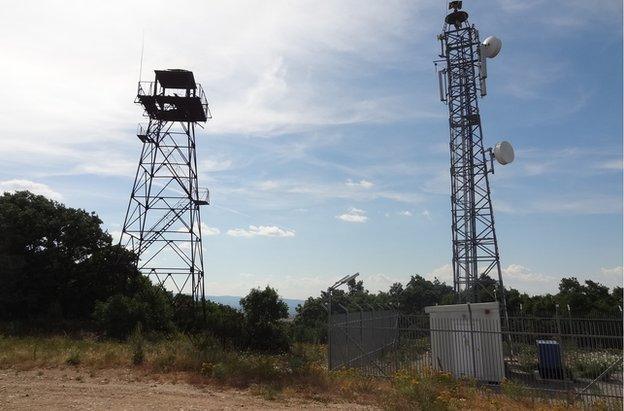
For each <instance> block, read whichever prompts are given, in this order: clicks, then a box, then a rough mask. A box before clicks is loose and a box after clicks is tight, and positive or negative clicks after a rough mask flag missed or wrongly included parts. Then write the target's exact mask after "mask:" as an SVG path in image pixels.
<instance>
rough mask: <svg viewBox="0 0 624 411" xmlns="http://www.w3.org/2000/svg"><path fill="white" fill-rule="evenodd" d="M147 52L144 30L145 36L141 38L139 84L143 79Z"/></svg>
mask: <svg viewBox="0 0 624 411" xmlns="http://www.w3.org/2000/svg"><path fill="white" fill-rule="evenodd" d="M144 51H145V29H143V34H142V36H141V60H140V62H139V83H140V82H141V78H142V77H143V52H144Z"/></svg>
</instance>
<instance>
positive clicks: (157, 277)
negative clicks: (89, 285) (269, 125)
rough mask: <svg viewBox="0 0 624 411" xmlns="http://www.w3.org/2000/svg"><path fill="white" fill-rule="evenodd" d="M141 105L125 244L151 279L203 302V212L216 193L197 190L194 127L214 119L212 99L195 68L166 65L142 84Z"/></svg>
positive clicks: (140, 91) (122, 239) (124, 236)
mask: <svg viewBox="0 0 624 411" xmlns="http://www.w3.org/2000/svg"><path fill="white" fill-rule="evenodd" d="M135 102H136V103H139V104H141V105H142V106H143V108H144V109H145V115H146V116H147V117H148V118H149V123H148V124H147V126H143V125H139V128H138V132H137V136H138V137H139V139H140V140H141V142H142V144H143V147H142V150H141V156H140V157H139V165H138V168H137V172H136V176H135V179H134V185H133V187H132V192H131V193H130V201H129V204H128V208H127V211H126V217H125V221H124V225H123V232H122V237H121V243H122V244H123V245H125V246H126V247H127V248H129V249H130V250H132V251H134V252H135V254H136V256H137V258H138V261H137V267H138V268H139V270H140V271H141V272H142V273H143V274H145V275H147V276H148V277H149V278H150V279H151V280H152V281H155V282H156V283H157V284H159V285H161V286H162V287H164V288H166V289H168V290H170V291H173V292H174V294H181V293H185V294H191V295H192V296H193V300H194V301H198V300H201V301H204V263H203V250H202V235H201V231H202V225H201V213H200V209H201V206H203V205H206V204H209V196H208V190H207V189H200V188H199V187H198V178H197V158H196V152H195V147H196V141H195V127H196V125H198V123H200V122H205V121H206V120H207V119H209V118H210V111H209V109H208V104H207V102H206V98H205V96H204V93H203V90H202V88H201V86H200V85H199V84H196V83H195V80H194V77H193V73H192V72H190V71H186V70H163V71H156V77H155V81H153V82H139V89H138V93H137V98H136V101H135Z"/></svg>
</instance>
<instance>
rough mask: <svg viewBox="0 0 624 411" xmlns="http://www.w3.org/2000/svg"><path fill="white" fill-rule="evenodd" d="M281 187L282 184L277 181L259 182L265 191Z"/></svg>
mask: <svg viewBox="0 0 624 411" xmlns="http://www.w3.org/2000/svg"><path fill="white" fill-rule="evenodd" d="M279 187H280V184H279V183H278V182H277V181H272V180H266V181H262V182H261V183H260V184H258V188H259V189H260V190H263V191H270V190H275V189H277V188H279Z"/></svg>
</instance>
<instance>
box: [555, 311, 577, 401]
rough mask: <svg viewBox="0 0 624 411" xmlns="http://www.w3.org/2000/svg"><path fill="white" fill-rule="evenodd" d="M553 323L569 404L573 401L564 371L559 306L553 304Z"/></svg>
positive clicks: (564, 363)
mask: <svg viewBox="0 0 624 411" xmlns="http://www.w3.org/2000/svg"><path fill="white" fill-rule="evenodd" d="M555 321H556V323H557V339H558V340H559V347H560V349H561V371H562V374H563V384H564V386H565V389H566V391H567V394H568V402H569V403H571V402H572V401H573V400H572V395H571V393H570V381H569V379H568V373H567V370H566V360H565V347H564V346H563V335H562V333H561V318H559V304H555Z"/></svg>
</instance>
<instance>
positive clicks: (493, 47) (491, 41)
mask: <svg viewBox="0 0 624 411" xmlns="http://www.w3.org/2000/svg"><path fill="white" fill-rule="evenodd" d="M481 45H482V50H483V54H484V56H485V57H487V58H489V59H493V58H494V57H496V56H498V53H500V51H501V47H503V42H502V41H501V40H500V39H499V38H498V37H494V36H490V37H488V38H486V39H485V40H483V43H482V44H481Z"/></svg>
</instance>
